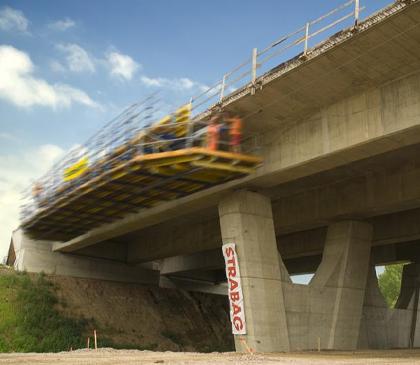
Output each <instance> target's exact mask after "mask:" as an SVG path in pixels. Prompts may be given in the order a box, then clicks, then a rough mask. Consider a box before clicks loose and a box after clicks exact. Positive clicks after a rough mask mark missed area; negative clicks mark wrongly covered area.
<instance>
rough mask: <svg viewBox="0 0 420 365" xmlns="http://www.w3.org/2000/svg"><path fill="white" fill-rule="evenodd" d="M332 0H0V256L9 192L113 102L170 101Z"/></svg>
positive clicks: (11, 217) (167, 104)
mask: <svg viewBox="0 0 420 365" xmlns="http://www.w3.org/2000/svg"><path fill="white" fill-rule="evenodd" d="M343 2H344V1H343V0H330V1H325V0H323V1H321V0H301V1H281V0H261V1H245V0H212V1H197V0H195V1H192V0H179V1H171V0H153V1H151V0H148V1H146V0H143V1H142V0H136V1H134V0H120V1H117V0H114V1H110V0H89V1H85V0H71V1H70V0H67V1H65V0H62V1H54V0H37V1H32V0H13V1H11V0H10V1H4V0H0V169H1V172H2V174H1V175H0V256H4V254H5V250H6V248H7V246H8V244H9V241H10V234H11V230H12V229H13V228H15V227H16V226H17V225H18V206H19V203H20V202H19V192H20V191H21V190H22V189H23V188H24V187H25V186H27V185H28V184H29V183H30V181H31V179H34V178H36V177H38V176H39V175H40V174H41V173H42V172H44V171H45V170H46V169H47V168H48V167H49V166H50V165H51V163H52V162H53V161H54V160H55V159H57V158H59V157H60V156H62V155H63V153H64V152H65V151H67V150H68V149H69V148H71V147H72V146H74V145H76V144H79V143H82V142H83V141H84V140H86V139H87V138H88V137H89V135H91V134H92V133H94V132H95V131H96V130H97V129H98V128H99V127H100V126H101V125H104V124H105V123H106V122H107V121H108V120H110V119H111V118H112V117H113V116H115V115H116V114H117V113H118V112H119V111H120V110H121V109H122V108H123V107H125V106H127V105H129V104H130V103H132V102H134V101H137V100H138V99H140V98H142V97H144V96H146V95H148V94H150V93H152V92H154V91H156V90H160V91H161V93H160V97H161V98H162V108H164V109H165V112H166V111H169V110H171V108H175V107H176V106H178V105H180V104H182V103H184V102H186V101H188V100H189V98H190V97H191V96H192V95H195V94H198V93H200V92H201V91H202V90H203V89H204V88H205V87H206V86H207V85H211V84H212V83H214V82H215V81H217V80H219V79H220V78H221V76H222V75H223V73H225V72H226V71H228V70H229V69H231V68H233V67H234V66H236V65H237V64H238V63H240V62H242V61H243V60H244V59H246V58H248V57H249V56H250V54H251V49H252V48H253V47H258V48H259V49H261V48H263V47H265V46H267V45H268V44H270V43H271V42H273V41H274V40H276V39H278V38H279V37H281V36H282V35H284V34H286V33H288V32H290V31H293V30H295V29H296V28H299V27H300V26H302V25H303V24H304V23H305V22H306V21H308V20H311V19H314V18H317V17H318V16H320V15H322V14H324V13H326V12H327V11H329V10H331V9H332V8H334V7H336V6H337V5H340V4H342V3H343ZM361 3H362V5H364V6H366V10H365V11H364V12H363V13H362V14H363V16H362V17H364V16H366V15H368V14H369V13H371V12H373V11H375V10H377V9H379V8H381V7H383V6H384V5H387V4H388V3H390V0H387V1H385V0H361ZM315 41H316V40H315ZM296 52H297V51H296Z"/></svg>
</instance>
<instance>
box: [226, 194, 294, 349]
mask: <svg viewBox="0 0 420 365" xmlns="http://www.w3.org/2000/svg"><path fill="white" fill-rule="evenodd" d="M219 214H220V227H221V231H222V239H223V243H235V244H236V245H237V252H238V257H239V265H240V270H241V280H242V287H243V295H244V303H245V318H246V323H247V334H246V335H245V336H244V337H245V340H246V342H247V343H248V345H249V346H250V347H251V348H253V349H254V350H255V351H258V352H272V351H288V350H289V348H290V347H289V338H288V333H287V323H286V313H285V307H284V303H283V283H282V281H281V272H280V266H279V261H278V251H277V244H276V235H275V232H274V224H273V215H272V212H271V202H270V200H269V199H268V198H266V197H264V196H262V195H259V194H256V193H252V192H248V191H240V192H236V193H234V194H232V195H231V196H229V197H228V198H226V199H225V200H222V201H221V202H220V204H219ZM235 346H236V349H237V350H239V351H245V347H244V345H243V344H242V343H241V342H240V340H239V338H237V337H236V338H235Z"/></svg>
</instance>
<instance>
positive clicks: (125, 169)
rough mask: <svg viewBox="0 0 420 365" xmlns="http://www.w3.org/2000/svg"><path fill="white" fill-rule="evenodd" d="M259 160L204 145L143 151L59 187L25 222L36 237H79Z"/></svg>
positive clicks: (215, 182) (233, 175)
mask: <svg viewBox="0 0 420 365" xmlns="http://www.w3.org/2000/svg"><path fill="white" fill-rule="evenodd" d="M260 163H261V159H260V158H258V157H255V156H250V155H245V154H240V153H231V152H225V151H211V150H208V149H206V148H201V147H192V148H186V149H180V150H176V151H170V152H160V153H151V154H144V155H138V156H135V157H134V158H132V159H130V160H128V161H126V162H124V163H120V164H118V165H117V166H116V167H113V168H112V169H109V170H105V171H103V173H102V174H100V175H98V176H96V177H93V178H91V179H88V180H87V181H86V182H84V183H83V184H80V185H79V186H78V187H77V188H75V189H73V190H72V191H71V192H66V191H63V190H58V191H57V192H56V196H54V197H52V198H53V199H54V202H53V203H52V204H49V205H47V204H46V202H45V203H44V202H40V208H39V209H38V210H37V211H36V213H35V214H34V215H33V216H31V217H30V219H29V220H27V221H26V222H23V223H22V227H23V229H24V230H25V231H27V232H28V233H29V235H30V236H32V237H33V238H36V239H56V238H57V237H66V238H71V237H75V236H77V235H80V234H82V233H84V232H87V231H89V230H90V229H92V228H94V227H97V226H99V225H102V224H106V223H110V222H113V221H115V220H117V219H120V218H123V217H124V216H125V215H127V214H129V213H133V212H136V211H138V210H140V209H142V208H150V207H152V206H155V205H157V204H159V203H161V202H165V201H169V200H173V199H177V198H180V197H183V196H186V195H189V194H192V193H195V192H197V191H200V190H203V189H207V188H209V187H212V186H214V185H218V184H221V183H224V182H227V181H229V180H233V179H236V178H239V177H241V176H245V175H247V174H249V173H251V172H253V171H254V169H255V167H256V166H257V165H258V164H260ZM42 205H46V206H45V207H42Z"/></svg>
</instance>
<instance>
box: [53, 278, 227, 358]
mask: <svg viewBox="0 0 420 365" xmlns="http://www.w3.org/2000/svg"><path fill="white" fill-rule="evenodd" d="M49 280H51V281H53V282H54V283H55V284H56V287H57V295H58V298H59V301H60V303H64V304H61V305H60V311H63V312H64V314H66V315H69V316H71V317H84V318H86V319H93V322H92V323H95V324H92V327H97V330H98V336H99V343H100V345H104V346H106V343H105V342H104V341H102V343H101V338H104V337H107V338H110V339H111V340H112V341H113V342H114V343H117V344H120V345H121V346H122V347H127V346H136V347H140V348H144V349H151V350H172V351H180V350H182V351H232V350H233V349H234V345H233V338H232V335H231V334H230V323H229V314H228V303H227V299H226V298H225V297H222V296H217V295H209V294H201V293H188V292H185V291H180V290H174V289H162V288H156V287H148V286H142V285H136V284H122V283H116V282H107V281H99V280H93V279H78V278H70V277H60V276H52V277H49ZM91 330H93V328H91Z"/></svg>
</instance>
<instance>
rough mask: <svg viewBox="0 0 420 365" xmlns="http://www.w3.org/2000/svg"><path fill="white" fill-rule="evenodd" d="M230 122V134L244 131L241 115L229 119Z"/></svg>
mask: <svg viewBox="0 0 420 365" xmlns="http://www.w3.org/2000/svg"><path fill="white" fill-rule="evenodd" d="M228 121H229V122H230V129H229V134H231V135H232V134H241V132H242V120H241V118H239V117H234V118H230V119H228Z"/></svg>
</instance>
